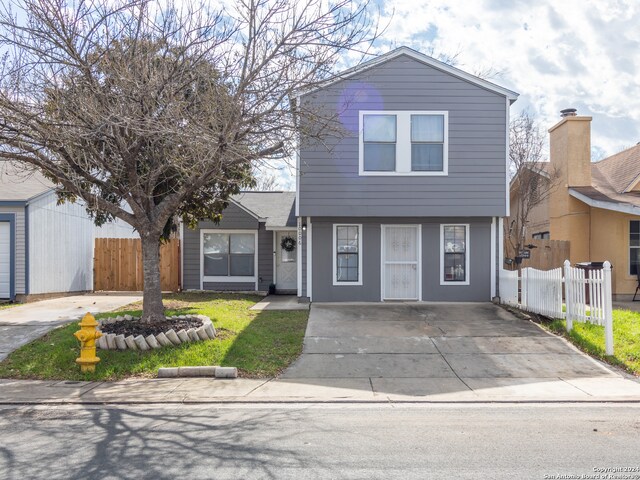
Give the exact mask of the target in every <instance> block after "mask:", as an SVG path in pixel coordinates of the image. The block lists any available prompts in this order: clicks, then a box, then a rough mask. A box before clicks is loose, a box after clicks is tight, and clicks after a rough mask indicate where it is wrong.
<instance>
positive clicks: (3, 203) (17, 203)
mask: <svg viewBox="0 0 640 480" xmlns="http://www.w3.org/2000/svg"><path fill="white" fill-rule="evenodd" d="M26 205H27V200H0V207H24V206H26Z"/></svg>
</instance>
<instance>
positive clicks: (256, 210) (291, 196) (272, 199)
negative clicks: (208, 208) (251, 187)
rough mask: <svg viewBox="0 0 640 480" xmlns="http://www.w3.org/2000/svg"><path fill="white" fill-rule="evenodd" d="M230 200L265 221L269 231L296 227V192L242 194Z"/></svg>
mask: <svg viewBox="0 0 640 480" xmlns="http://www.w3.org/2000/svg"><path fill="white" fill-rule="evenodd" d="M232 199H233V200H234V201H235V202H237V203H239V204H240V205H241V206H242V207H244V208H245V209H247V210H249V211H250V212H252V213H253V214H255V216H256V217H258V218H264V219H266V223H265V225H266V227H267V228H269V229H273V228H278V227H295V226H296V210H295V203H296V192H242V193H239V194H238V195H234V196H233V197H232Z"/></svg>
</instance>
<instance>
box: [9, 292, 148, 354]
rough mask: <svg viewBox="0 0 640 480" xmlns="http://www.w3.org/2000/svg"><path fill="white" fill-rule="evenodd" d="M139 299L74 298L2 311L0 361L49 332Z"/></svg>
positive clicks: (119, 296)
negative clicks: (87, 316)
mask: <svg viewBox="0 0 640 480" xmlns="http://www.w3.org/2000/svg"><path fill="white" fill-rule="evenodd" d="M138 300H142V296H141V295H129V294H109V295H106V294H102V295H100V294H91V295H73V296H68V297H60V298H51V299H48V300H41V301H39V302H32V303H25V304H24V305H17V306H15V307H11V308H7V309H3V310H0V360H3V359H4V358H6V357H7V355H9V353H11V352H12V351H14V350H15V349H17V348H19V347H21V346H22V345H25V344H27V343H29V342H31V341H32V340H35V339H36V338H39V337H41V336H42V335H44V334H45V333H47V332H48V331H49V330H53V329H54V328H56V327H57V326H59V325H63V324H65V323H69V322H71V321H73V320H76V319H79V318H80V317H82V316H83V315H84V314H85V313H87V312H91V313H93V314H96V313H100V312H108V311H110V310H114V309H116V308H119V307H122V306H124V305H128V304H129V303H132V302H136V301H138Z"/></svg>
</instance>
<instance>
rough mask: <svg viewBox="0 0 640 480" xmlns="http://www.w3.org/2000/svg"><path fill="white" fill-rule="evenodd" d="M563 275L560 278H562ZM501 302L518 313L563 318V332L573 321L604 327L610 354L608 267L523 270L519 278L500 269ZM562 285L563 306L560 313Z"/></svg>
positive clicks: (610, 316) (610, 328)
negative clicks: (523, 311) (510, 306)
mask: <svg viewBox="0 0 640 480" xmlns="http://www.w3.org/2000/svg"><path fill="white" fill-rule="evenodd" d="M563 273H564V275H563ZM499 278H500V297H501V299H502V302H503V303H505V304H507V305H512V306H515V307H517V308H520V309H522V310H527V311H529V312H533V313H538V314H540V315H545V316H547V317H551V318H564V319H566V322H567V331H571V329H572V328H573V322H590V323H595V324H597V325H602V326H604V331H605V347H606V353H607V355H613V304H612V296H611V264H610V263H609V262H604V265H603V268H602V269H601V270H590V271H586V270H584V269H581V268H575V267H572V266H571V264H570V263H569V260H566V261H565V262H564V268H556V269H553V270H548V271H542V270H536V269H535V268H524V269H523V270H522V276H521V277H518V272H517V271H515V270H513V271H511V270H504V269H501V270H500V275H499ZM563 286H564V299H565V303H564V307H565V310H566V311H563V302H562V299H563Z"/></svg>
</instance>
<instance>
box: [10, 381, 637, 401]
mask: <svg viewBox="0 0 640 480" xmlns="http://www.w3.org/2000/svg"><path fill="white" fill-rule="evenodd" d="M373 380H374V379H372V381H370V380H369V379H364V378H353V379H344V378H341V379H327V378H323V379H289V380H287V379H235V380H221V379H209V378H183V379H132V380H124V381H120V382H65V381H39V380H0V404H50V403H52V404H151V403H226V402H242V403H269V402H274V403H278V402H280V403H282V402H290V403H300V402H305V403H306V402H308V403H328V402H364V403H389V402H418V403H450V402H451V403H487V402H524V403H526V402H532V403H535V402H587V403H589V402H634V403H640V383H639V382H638V380H637V379H636V380H634V379H631V378H623V377H616V378H602V377H599V378H590V377H584V378H572V379H563V378H556V379H550V378H541V379H537V380H536V379H532V378H529V379H526V381H524V382H523V381H522V380H523V379H517V381H514V379H505V378H486V379H473V381H472V382H469V388H465V389H464V390H461V389H460V388H459V386H458V384H457V383H456V382H454V383H452V382H450V380H448V379H424V380H423V383H422V384H421V387H422V388H425V389H426V390H428V391H429V393H426V394H424V395H415V394H409V393H403V389H404V386H403V385H402V383H400V384H399V385H394V383H393V382H389V381H388V380H387V381H385V382H382V383H378V382H375V381H373ZM412 390H413V389H412Z"/></svg>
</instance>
